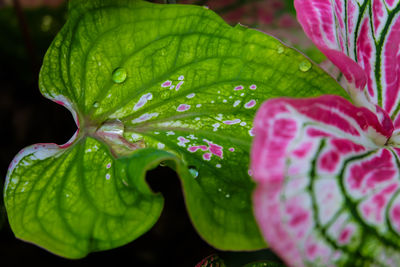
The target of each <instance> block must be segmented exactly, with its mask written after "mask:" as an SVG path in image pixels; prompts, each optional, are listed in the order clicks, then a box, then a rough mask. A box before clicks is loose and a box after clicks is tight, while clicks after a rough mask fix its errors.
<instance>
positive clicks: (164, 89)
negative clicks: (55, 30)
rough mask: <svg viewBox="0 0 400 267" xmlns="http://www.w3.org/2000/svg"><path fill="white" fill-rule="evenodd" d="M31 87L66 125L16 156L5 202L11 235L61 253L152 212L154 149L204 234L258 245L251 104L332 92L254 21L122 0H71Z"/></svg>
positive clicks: (112, 237)
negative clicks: (64, 115)
mask: <svg viewBox="0 0 400 267" xmlns="http://www.w3.org/2000/svg"><path fill="white" fill-rule="evenodd" d="M40 90H41V92H42V93H43V94H44V95H45V96H46V97H48V98H50V99H52V100H53V101H56V102H58V103H60V104H63V105H64V106H66V107H67V108H69V109H70V110H71V112H72V113H73V115H74V117H75V120H76V122H77V125H78V128H79V129H78V133H77V134H76V135H75V136H74V137H73V138H72V139H71V141H70V142H68V143H67V144H65V145H63V146H57V145H55V144H46V145H40V144H39V145H36V146H37V149H35V147H34V146H33V147H30V148H27V149H25V150H24V151H22V152H21V153H20V154H19V155H17V156H16V158H15V160H14V162H13V163H12V165H11V167H10V169H9V171H8V174H7V182H6V186H5V205H6V208H7V213H8V216H9V221H10V224H11V227H12V229H13V231H14V233H15V234H16V236H17V237H19V238H21V239H24V240H28V241H30V242H34V243H36V244H38V245H40V246H43V247H45V248H46V249H48V250H50V251H52V252H54V253H57V254H59V255H62V256H65V257H69V258H79V257H83V256H85V255H86V254H87V253H89V252H91V251H96V250H103V249H108V248H113V247H117V246H120V245H122V244H125V243H127V242H129V241H132V240H134V239H135V238H136V237H138V236H140V235H141V234H142V233H144V232H145V231H147V230H148V229H149V228H150V227H151V226H152V225H153V224H154V223H155V221H156V220H157V218H158V217H159V214H160V211H161V209H162V197H161V196H160V195H157V194H156V195H155V194H153V193H152V192H151V190H150V189H149V187H148V185H147V184H146V182H145V179H144V177H145V176H144V175H145V173H146V171H147V170H148V169H150V168H152V167H154V166H156V165H157V164H158V163H159V162H161V161H165V160H172V161H171V162H174V163H173V164H170V163H168V162H167V163H168V165H169V166H171V167H173V168H174V169H176V170H177V172H178V174H179V176H180V178H181V180H182V185H183V191H184V194H185V199H186V205H187V209H188V212H189V215H190V217H191V220H192V222H193V224H194V226H195V228H196V229H197V231H198V232H199V234H200V235H201V236H202V237H203V238H204V239H205V240H206V241H207V242H209V243H210V244H211V245H213V246H215V247H217V248H219V249H224V250H255V249H260V248H263V247H265V246H266V245H265V243H264V241H263V239H262V238H261V236H260V233H259V230H258V227H257V226H256V223H255V220H254V217H253V211H252V207H251V193H252V191H253V187H254V184H253V182H252V181H251V179H250V177H249V174H248V162H249V156H248V154H249V149H250V143H251V139H252V135H253V132H252V120H253V117H254V115H255V112H256V110H257V108H258V106H259V105H260V104H261V103H262V102H263V101H264V100H265V99H267V98H269V97H274V96H282V95H288V96H289V95H290V96H315V95H321V94H327V93H339V94H343V93H344V91H342V89H341V87H340V86H339V85H338V84H337V83H336V82H335V81H334V80H333V79H332V78H331V77H330V76H329V75H327V74H326V73H324V72H323V71H322V70H321V69H319V68H318V67H317V66H316V65H313V64H312V63H310V62H309V61H308V60H307V59H306V58H305V57H304V56H302V55H301V54H300V53H298V52H296V51H295V50H292V49H291V48H288V47H286V46H285V45H283V44H282V43H280V42H279V41H278V40H276V39H274V38H272V37H270V36H268V35H265V34H263V33H261V32H259V31H256V30H251V29H247V28H245V27H243V26H241V25H238V26H236V27H231V26H229V25H227V24H226V23H225V22H224V21H223V20H222V19H221V18H220V17H218V16H217V15H216V14H215V13H213V12H212V11H210V10H208V9H206V8H203V7H196V6H188V5H157V4H150V3H147V2H143V1H133V0H132V1H127V0H126V1H122V0H121V1H112V0H102V1H80V0H71V1H70V3H69V18H68V21H67V23H66V25H65V26H64V27H63V29H62V30H61V32H60V33H59V34H58V35H57V37H56V38H55V40H54V41H53V43H52V44H51V46H50V48H49V50H48V52H47V54H46V56H45V58H44V62H43V66H42V70H41V73H40ZM144 148H146V149H144ZM149 149H152V150H149ZM154 149H163V150H165V151H155V150H154ZM166 151H167V152H166ZM109 164H110V165H109ZM67 195H68V196H67Z"/></svg>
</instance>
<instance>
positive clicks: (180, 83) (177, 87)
mask: <svg viewBox="0 0 400 267" xmlns="http://www.w3.org/2000/svg"><path fill="white" fill-rule="evenodd" d="M183 83H184V81H180V82H179V83H178V84H177V85H176V87H175V90H176V91H179V89H180V88H181V86H182V84H183Z"/></svg>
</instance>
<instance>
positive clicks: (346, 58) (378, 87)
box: [295, 0, 400, 125]
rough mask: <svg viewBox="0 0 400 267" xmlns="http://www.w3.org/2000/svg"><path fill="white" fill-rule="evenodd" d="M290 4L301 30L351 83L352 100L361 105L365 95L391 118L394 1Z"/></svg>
mask: <svg viewBox="0 0 400 267" xmlns="http://www.w3.org/2000/svg"><path fill="white" fill-rule="evenodd" d="M295 7H296V10H297V16H298V20H299V22H300V24H301V25H302V26H303V29H304V31H305V32H306V34H307V35H308V36H309V37H310V38H311V39H312V40H313V42H314V43H315V44H316V45H317V47H318V48H319V49H321V51H322V52H323V53H324V54H325V55H326V56H327V57H328V58H329V59H330V60H331V61H332V62H333V63H334V64H335V65H337V66H338V68H339V69H340V70H341V71H342V72H343V74H344V76H345V77H346V79H347V80H348V82H349V83H350V84H351V85H350V86H349V88H348V92H349V93H350V95H351V97H352V98H353V100H354V102H355V103H356V104H357V105H364V106H367V104H366V101H367V100H368V99H369V101H371V102H372V103H373V104H375V105H379V106H380V107H382V108H383V109H384V110H385V111H386V112H387V113H389V114H390V116H391V117H392V118H397V114H398V113H399V111H400V96H399V90H400V56H399V53H398V51H399V49H400V33H399V31H400V19H399V14H398V13H399V11H400V8H399V7H400V1H383V0H371V1H366V0H364V1H353V0H352V1H343V0H336V1H330V0H295ZM356 62H357V63H356ZM365 85H366V88H365V94H366V95H367V97H365V96H364V94H360V92H361V91H362V90H364V87H365ZM354 88H356V90H353V89H354ZM398 124H400V123H397V124H396V125H398Z"/></svg>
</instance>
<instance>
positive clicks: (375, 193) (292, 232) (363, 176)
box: [251, 96, 400, 266]
mask: <svg viewBox="0 0 400 267" xmlns="http://www.w3.org/2000/svg"><path fill="white" fill-rule="evenodd" d="M254 127H255V133H256V135H255V139H254V143H253V147H252V153H251V160H252V164H251V167H252V170H253V178H254V180H255V181H256V182H257V188H256V190H255V192H254V195H253V200H254V209H255V215H256V219H257V221H258V223H259V225H260V228H261V231H262V234H263V236H264V237H265V239H266V241H267V243H268V244H269V245H270V247H271V248H272V249H273V250H274V251H275V252H276V253H277V254H278V255H279V256H280V257H282V258H283V259H284V260H285V262H286V263H287V264H288V265H289V266H309V265H310V264H311V265H313V264H315V263H316V262H318V263H319V265H318V266H342V265H345V264H350V265H351V264H352V263H354V259H355V258H357V260H358V261H359V264H361V265H360V266H365V265H366V264H367V263H376V264H377V265H385V266H386V265H388V266H398V264H400V253H398V252H397V251H398V249H400V236H399V235H400V180H399V176H400V170H399V165H400V163H399V156H400V155H399V154H400V149H394V148H392V149H391V148H388V147H383V148H382V147H381V146H377V145H376V144H374V143H373V142H371V140H372V139H371V134H372V135H374V136H375V138H376V139H377V140H380V139H381V138H382V139H387V138H388V136H390V134H391V131H390V130H389V131H388V129H386V128H385V127H382V125H380V124H379V120H378V119H377V117H376V115H375V114H373V113H372V112H371V111H369V110H367V109H366V108H358V107H355V106H353V105H352V104H351V103H349V102H348V101H347V100H345V99H343V98H341V97H337V96H323V97H319V98H310V99H285V98H279V99H272V100H269V101H267V102H266V103H264V104H263V105H262V107H261V108H260V109H259V111H258V113H257V116H256V119H255V122H254ZM378 136H379V137H378ZM371 248H373V249H371ZM363 264H364V265H363Z"/></svg>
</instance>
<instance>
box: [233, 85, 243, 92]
mask: <svg viewBox="0 0 400 267" xmlns="http://www.w3.org/2000/svg"><path fill="white" fill-rule="evenodd" d="M243 89H244V87H243V85H238V86H236V87H235V89H234V90H235V91H239V90H243Z"/></svg>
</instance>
